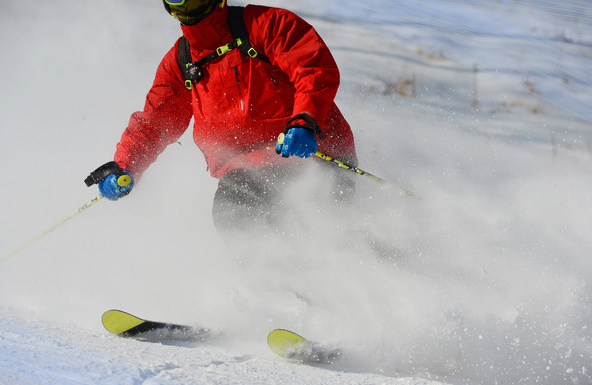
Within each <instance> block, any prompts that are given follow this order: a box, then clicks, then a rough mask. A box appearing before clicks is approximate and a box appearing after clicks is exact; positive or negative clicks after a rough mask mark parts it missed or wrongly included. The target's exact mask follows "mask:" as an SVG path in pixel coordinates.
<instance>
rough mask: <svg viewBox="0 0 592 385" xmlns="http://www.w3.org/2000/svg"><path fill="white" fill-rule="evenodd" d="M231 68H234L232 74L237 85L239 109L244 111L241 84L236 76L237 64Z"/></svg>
mask: <svg viewBox="0 0 592 385" xmlns="http://www.w3.org/2000/svg"><path fill="white" fill-rule="evenodd" d="M233 69H234V76H235V78H236V84H237V85H238V95H239V98H240V109H241V111H244V110H245V103H244V102H243V98H242V97H241V94H240V89H241V85H240V84H241V82H240V79H239V77H238V66H234V68H233Z"/></svg>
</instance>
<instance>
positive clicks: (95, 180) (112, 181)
mask: <svg viewBox="0 0 592 385" xmlns="http://www.w3.org/2000/svg"><path fill="white" fill-rule="evenodd" d="M84 183H86V185H87V186H88V187H90V186H92V185H93V184H98V185H99V192H100V193H101V196H103V197H105V198H107V199H110V200H112V201H115V200H117V199H119V198H121V197H123V196H126V195H127V194H129V193H130V192H131V191H132V188H134V178H133V176H132V174H131V173H130V172H129V171H127V170H124V169H122V168H121V167H119V164H117V162H113V161H111V162H107V163H105V164H104V165H102V166H101V167H99V168H97V169H96V170H95V171H93V172H91V173H90V175H89V176H88V177H87V178H86V179H85V180H84Z"/></svg>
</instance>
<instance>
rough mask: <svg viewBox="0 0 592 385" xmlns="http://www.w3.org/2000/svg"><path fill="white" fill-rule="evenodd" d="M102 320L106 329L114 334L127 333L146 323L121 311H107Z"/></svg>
mask: <svg viewBox="0 0 592 385" xmlns="http://www.w3.org/2000/svg"><path fill="white" fill-rule="evenodd" d="M101 320H102V322H103V326H104V327H105V329H107V330H108V331H109V332H111V333H113V334H122V333H125V332H127V331H128V330H130V329H133V328H135V327H137V326H139V325H141V324H143V323H144V322H146V321H144V320H143V319H141V318H138V317H135V316H133V315H131V314H129V313H126V312H123V311H121V310H107V311H106V312H105V313H103V317H102V319H101Z"/></svg>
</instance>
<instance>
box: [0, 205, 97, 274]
mask: <svg viewBox="0 0 592 385" xmlns="http://www.w3.org/2000/svg"><path fill="white" fill-rule="evenodd" d="M102 198H103V197H102V196H101V195H98V196H97V197H96V198H94V199H92V200H90V201H88V202H86V203H85V204H84V205H83V206H81V207H79V208H78V209H77V210H76V211H74V212H73V213H71V214H70V215H68V216H66V217H65V218H63V219H62V220H60V221H59V222H57V223H55V224H54V225H52V226H51V227H49V228H48V229H46V230H44V231H42V232H41V233H39V234H37V235H36V236H35V237H33V238H31V239H30V240H28V241H26V242H25V243H23V244H22V245H20V246H19V247H17V248H16V249H14V250H12V251H10V252H8V253H7V254H4V255H3V256H1V257H0V262H1V261H4V260H6V259H8V258H10V257H12V256H13V255H15V254H17V253H18V252H20V251H22V250H23V249H24V248H26V247H28V246H30V245H31V244H33V243H34V242H36V241H38V240H39V239H40V238H42V237H43V236H45V235H47V233H49V232H50V231H52V230H55V229H56V228H58V227H59V226H61V225H62V224H63V223H64V222H66V221H67V220H69V219H72V218H73V217H74V216H76V215H77V214H79V213H81V212H83V211H84V210H86V209H87V208H89V207H90V206H92V205H94V204H95V203H97V202H98V201H100V200H101V199H102Z"/></svg>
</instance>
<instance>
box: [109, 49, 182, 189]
mask: <svg viewBox="0 0 592 385" xmlns="http://www.w3.org/2000/svg"><path fill="white" fill-rule="evenodd" d="M177 55H178V42H177V44H175V46H174V47H173V48H172V49H171V50H170V51H169V52H168V53H167V54H166V55H165V57H164V58H163V60H162V61H161V63H160V65H159V67H158V70H157V72H156V76H155V79H154V83H153V85H152V88H151V89H150V91H149V92H148V95H147V96H146V103H145V105H144V110H143V111H138V112H134V113H133V114H132V116H131V118H130V121H129V124H128V126H127V128H126V130H125V131H124V132H123V134H122V136H121V140H120V141H119V143H118V144H117V149H116V152H115V157H114V160H115V161H116V162H117V163H118V164H119V165H120V166H121V167H122V168H125V169H126V170H129V171H130V172H131V173H132V174H133V175H134V177H136V178H139V177H140V175H141V174H142V173H143V172H144V171H145V170H146V168H148V166H149V165H150V164H152V162H154V161H155V160H156V158H157V157H158V155H160V153H162V152H163V151H164V149H165V148H166V147H167V146H168V145H169V144H171V143H174V142H176V141H177V140H178V139H179V138H180V137H181V135H183V133H184V132H185V130H186V129H187V127H188V126H189V122H190V121H191V117H192V115H193V113H192V107H191V92H189V91H188V90H187V89H186V88H185V85H184V78H183V75H182V74H181V70H180V69H179V65H178V62H177V57H178V56H177Z"/></svg>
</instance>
